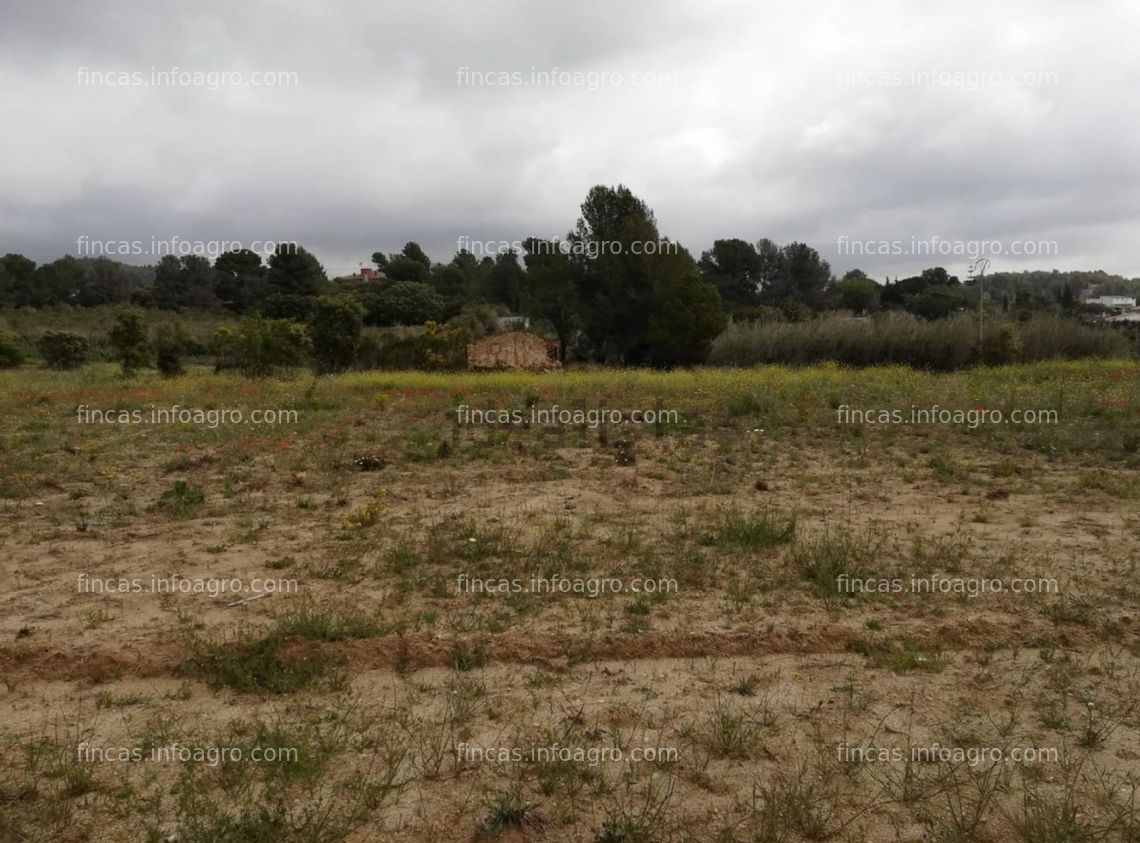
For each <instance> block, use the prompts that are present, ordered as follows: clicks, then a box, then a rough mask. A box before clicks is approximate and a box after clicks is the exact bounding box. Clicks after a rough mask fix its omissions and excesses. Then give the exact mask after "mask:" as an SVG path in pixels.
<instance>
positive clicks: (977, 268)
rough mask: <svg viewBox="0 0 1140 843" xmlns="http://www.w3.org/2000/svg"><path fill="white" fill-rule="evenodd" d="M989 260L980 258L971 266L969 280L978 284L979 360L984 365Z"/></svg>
mask: <svg viewBox="0 0 1140 843" xmlns="http://www.w3.org/2000/svg"><path fill="white" fill-rule="evenodd" d="M989 265H990V259H989V258H978V259H977V260H976V261H974V262H973V263H972V264H970V274H969V275H968V276H967V280H968V281H969V282H970V283H971V284H973V283H974V282H975V281H976V282H977V283H978V360H979V361H980V362H982V363H985V362H986V345H985V333H984V328H983V322H982V293H983V289H982V279H983V278H985V275H986V269H988V268H989Z"/></svg>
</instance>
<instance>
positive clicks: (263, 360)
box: [210, 316, 310, 378]
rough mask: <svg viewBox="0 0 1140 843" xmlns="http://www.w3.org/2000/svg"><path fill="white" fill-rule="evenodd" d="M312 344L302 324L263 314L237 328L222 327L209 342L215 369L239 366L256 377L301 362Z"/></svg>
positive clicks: (245, 321) (241, 369)
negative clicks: (266, 317) (266, 316)
mask: <svg viewBox="0 0 1140 843" xmlns="http://www.w3.org/2000/svg"><path fill="white" fill-rule="evenodd" d="M309 348H310V343H309V337H308V334H307V333H306V332H305V328H304V326H303V325H299V324H297V323H296V322H293V321H290V320H288V319H265V318H264V317H260V316H255V317H251V318H248V319H243V320H242V321H241V323H240V324H239V325H238V327H237V328H236V329H235V328H231V327H228V326H227V327H223V328H219V329H218V330H217V331H216V332H215V333H214V336H213V339H212V340H211V342H210V351H211V352H212V353H213V354H214V357H215V362H214V369H215V371H222V370H224V369H238V370H240V371H241V372H242V373H243V374H245V375H247V376H249V377H254V378H263V377H269V376H270V375H272V374H273V373H274V372H276V371H277V370H278V369H283V368H292V367H295V366H300V365H302V364H303V363H304V362H305V358H306V356H307V354H308V352H309Z"/></svg>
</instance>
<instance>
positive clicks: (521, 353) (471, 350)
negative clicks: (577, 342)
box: [467, 331, 562, 371]
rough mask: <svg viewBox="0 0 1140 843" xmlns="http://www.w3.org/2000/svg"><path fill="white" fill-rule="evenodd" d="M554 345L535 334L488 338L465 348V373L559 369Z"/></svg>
mask: <svg viewBox="0 0 1140 843" xmlns="http://www.w3.org/2000/svg"><path fill="white" fill-rule="evenodd" d="M558 350H559V349H558V343H557V341H555V342H547V341H546V340H544V339H543V338H542V337H540V336H538V335H537V334H527V333H524V332H522V331H508V332H506V333H504V334H491V336H489V337H484V338H483V339H481V340H478V341H476V342H473V343H469V344H468V346H467V368H469V369H530V370H532V371H540V370H543V369H560V368H561V367H562V363H561V362H560V361H559V360H558Z"/></svg>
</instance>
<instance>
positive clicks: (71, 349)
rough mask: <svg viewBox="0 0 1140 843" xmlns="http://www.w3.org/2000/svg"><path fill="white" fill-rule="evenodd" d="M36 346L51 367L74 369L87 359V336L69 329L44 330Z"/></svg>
mask: <svg viewBox="0 0 1140 843" xmlns="http://www.w3.org/2000/svg"><path fill="white" fill-rule="evenodd" d="M36 348H37V349H38V350H39V352H40V356H41V357H43V359H44V363H46V364H47V365H48V366H50V367H51V368H52V369H75V368H78V367H79V366H82V365H83V364H84V363H85V362H86V361H87V352H88V344H87V338H86V337H83V336H80V335H79V334H73V333H70V332H69V331H46V332H45V333H44V334H43V335H42V336H41V337H40V338H39V340H38V341H37V342H36Z"/></svg>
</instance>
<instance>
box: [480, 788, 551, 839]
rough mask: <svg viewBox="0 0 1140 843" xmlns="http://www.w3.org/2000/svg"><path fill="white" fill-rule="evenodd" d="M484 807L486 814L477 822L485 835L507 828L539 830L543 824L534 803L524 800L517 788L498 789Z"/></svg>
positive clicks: (495, 834)
mask: <svg viewBox="0 0 1140 843" xmlns="http://www.w3.org/2000/svg"><path fill="white" fill-rule="evenodd" d="M486 807H487V816H486V817H485V818H484V819H483V821H482V822H481V823H480V824H479V831H480V832H481V833H482V834H484V835H487V836H498V835H499V834H502V833H503V832H504V831H506V830H507V829H509V828H515V829H525V828H531V829H535V830H541V829H542V828H543V826H544V825H545V821H544V820H543V818H542V816H541V815H540V814H539V813H538V812H537V811H535V809H534V805H531V804H530V803H529V802H527V801H525V800H524V799H523V798H522V795H521V794H520V793H519V791H518V789H517V788H512V789H510V790H504V791H500V792H499V793H497V794H496V795H495V796H494V797H492V798H491V799H490V800H489V801H488V802H487V803H486Z"/></svg>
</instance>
